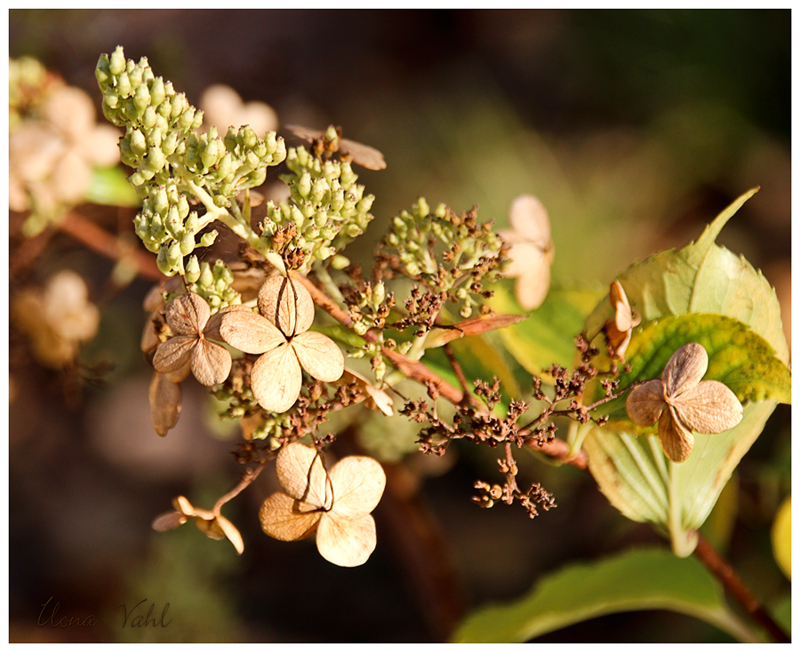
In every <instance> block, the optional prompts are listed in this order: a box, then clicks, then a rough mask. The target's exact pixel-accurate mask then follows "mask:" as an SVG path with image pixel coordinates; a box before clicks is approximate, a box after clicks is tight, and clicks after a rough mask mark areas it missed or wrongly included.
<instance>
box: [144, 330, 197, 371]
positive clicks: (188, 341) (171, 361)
mask: <svg viewBox="0 0 800 652" xmlns="http://www.w3.org/2000/svg"><path fill="white" fill-rule="evenodd" d="M197 343H198V339H197V335H194V336H190V335H176V336H175V337H171V338H169V339H168V340H167V341H166V342H162V343H161V344H159V346H158V349H156V354H155V356H153V366H154V367H155V368H156V371H157V372H158V373H161V374H166V373H171V372H173V371H177V370H178V369H181V368H182V367H184V366H185V365H186V363H187V362H188V361H189V360H190V359H191V357H190V356H191V355H192V351H193V350H194V347H195V346H197Z"/></svg>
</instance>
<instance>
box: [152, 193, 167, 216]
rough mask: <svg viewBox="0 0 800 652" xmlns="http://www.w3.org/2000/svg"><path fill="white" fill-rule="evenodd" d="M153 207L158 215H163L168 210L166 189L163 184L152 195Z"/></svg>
mask: <svg viewBox="0 0 800 652" xmlns="http://www.w3.org/2000/svg"><path fill="white" fill-rule="evenodd" d="M153 209H154V210H155V211H156V212H157V213H158V214H159V215H165V214H166V212H167V211H168V210H169V199H168V198H167V189H166V188H165V187H164V186H161V187H160V188H158V190H156V192H155V194H154V195H153Z"/></svg>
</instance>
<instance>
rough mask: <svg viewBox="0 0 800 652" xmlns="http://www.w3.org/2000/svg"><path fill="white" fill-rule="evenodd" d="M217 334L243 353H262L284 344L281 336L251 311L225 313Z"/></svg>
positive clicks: (284, 341) (284, 340) (273, 327)
mask: <svg viewBox="0 0 800 652" xmlns="http://www.w3.org/2000/svg"><path fill="white" fill-rule="evenodd" d="M219 332H220V335H222V338H223V339H224V340H225V341H226V342H227V343H228V344H230V345H231V346H232V347H233V348H235V349H239V350H240V351H244V352H245V353H264V352H265V351H271V350H273V349H276V348H277V347H279V346H280V345H282V344H286V338H285V337H284V336H283V334H282V333H281V332H280V331H279V330H278V329H277V328H276V327H275V326H273V325H272V324H270V323H269V322H268V321H267V320H266V319H264V318H263V317H262V316H261V315H257V314H256V313H254V312H253V311H252V310H236V311H232V312H227V313H225V314H224V315H223V316H222V321H221V322H220V325H219Z"/></svg>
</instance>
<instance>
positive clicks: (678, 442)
mask: <svg viewBox="0 0 800 652" xmlns="http://www.w3.org/2000/svg"><path fill="white" fill-rule="evenodd" d="M658 437H659V439H660V440H661V448H663V449H664V454H665V455H666V456H667V457H668V458H669V459H671V460H672V461H673V462H684V461H685V460H686V458H687V457H689V453H691V452H692V448H693V447H694V435H692V433H691V431H690V430H688V429H687V428H686V426H684V425H683V424H682V423H681V422H680V420H679V419H678V418H676V415H675V413H674V412H673V408H669V409H667V410H665V411H664V414H663V415H662V416H661V419H659V421H658Z"/></svg>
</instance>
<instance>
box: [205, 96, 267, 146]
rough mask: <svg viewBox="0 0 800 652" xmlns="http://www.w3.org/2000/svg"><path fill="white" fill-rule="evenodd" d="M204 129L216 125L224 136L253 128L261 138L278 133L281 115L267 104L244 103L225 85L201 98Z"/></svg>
mask: <svg viewBox="0 0 800 652" xmlns="http://www.w3.org/2000/svg"><path fill="white" fill-rule="evenodd" d="M200 109H201V110H202V111H203V113H204V114H205V115H204V120H203V124H204V125H214V126H216V127H217V130H218V131H219V132H220V133H223V134H224V133H225V130H226V129H227V127H229V126H233V127H235V128H237V129H238V128H239V127H240V126H241V125H249V126H250V127H251V128H252V129H253V131H255V132H256V133H257V134H263V133H265V132H267V131H275V130H276V129H277V128H278V114H277V113H275V109H273V108H272V107H271V106H269V104H265V103H264V102H247V103H245V102H243V101H242V98H241V97H239V94H238V93H237V92H236V91H235V90H233V89H232V88H231V87H230V86H226V85H225V84H213V85H212V86H209V87H208V88H206V90H205V91H203V95H202V97H201V98H200Z"/></svg>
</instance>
